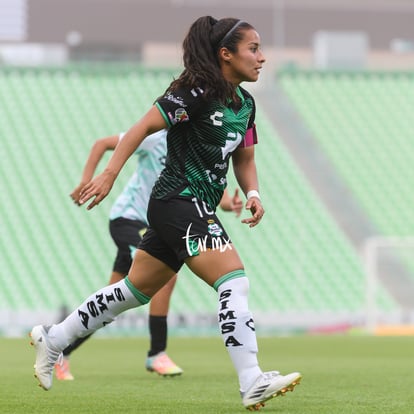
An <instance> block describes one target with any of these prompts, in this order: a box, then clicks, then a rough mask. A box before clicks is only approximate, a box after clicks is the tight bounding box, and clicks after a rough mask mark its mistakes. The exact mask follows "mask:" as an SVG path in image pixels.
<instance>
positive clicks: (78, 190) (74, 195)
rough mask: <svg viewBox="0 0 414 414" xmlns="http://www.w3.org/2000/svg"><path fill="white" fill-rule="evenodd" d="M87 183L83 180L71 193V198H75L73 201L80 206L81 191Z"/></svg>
mask: <svg viewBox="0 0 414 414" xmlns="http://www.w3.org/2000/svg"><path fill="white" fill-rule="evenodd" d="M86 184H87V183H84V182H81V183H80V184H79V185H78V186H76V187H75V189H74V190H73V191H72V192H71V193H70V198H71V199H72V200H73V202H74V203H75V204H77V205H78V206H80V202H79V200H80V193H81V190H82V188H83V187H84V186H85V185H86Z"/></svg>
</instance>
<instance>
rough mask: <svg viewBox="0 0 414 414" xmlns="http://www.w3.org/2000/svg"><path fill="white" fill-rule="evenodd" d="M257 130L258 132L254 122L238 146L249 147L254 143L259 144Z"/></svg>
mask: <svg viewBox="0 0 414 414" xmlns="http://www.w3.org/2000/svg"><path fill="white" fill-rule="evenodd" d="M257 142H258V140H257V132H256V124H254V123H253V125H252V126H251V127H250V128H248V129H247V131H246V135H245V136H244V138H243V139H242V141H241V142H240V144H239V146H238V148H247V147H251V146H252V145H255V144H257Z"/></svg>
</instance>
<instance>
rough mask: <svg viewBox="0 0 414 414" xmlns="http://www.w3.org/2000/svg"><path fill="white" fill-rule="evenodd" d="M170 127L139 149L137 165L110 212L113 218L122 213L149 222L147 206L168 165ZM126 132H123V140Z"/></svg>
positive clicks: (157, 133)
mask: <svg viewBox="0 0 414 414" xmlns="http://www.w3.org/2000/svg"><path fill="white" fill-rule="evenodd" d="M166 135H167V131H166V130H161V131H158V132H156V133H155V134H152V135H149V136H148V137H146V138H145V139H144V141H143V142H142V144H141V145H140V146H139V147H138V148H137V149H136V151H135V152H134V155H136V156H137V157H138V164H137V168H136V170H135V172H134V174H133V175H132V177H131V178H130V179H129V181H128V184H127V185H126V186H125V188H124V189H123V191H122V193H121V194H120V195H119V196H118V198H117V199H116V201H115V203H114V204H113V206H112V208H111V212H110V214H109V218H110V220H114V219H116V218H119V217H123V218H127V219H130V220H140V221H142V222H144V223H147V207H148V200H149V197H150V194H151V190H152V187H153V185H154V183H155V181H156V180H157V178H158V177H159V175H160V172H161V170H162V169H163V168H164V166H165V158H166V153H167V141H166ZM123 136H124V134H120V135H119V139H120V140H121V139H122V137H123Z"/></svg>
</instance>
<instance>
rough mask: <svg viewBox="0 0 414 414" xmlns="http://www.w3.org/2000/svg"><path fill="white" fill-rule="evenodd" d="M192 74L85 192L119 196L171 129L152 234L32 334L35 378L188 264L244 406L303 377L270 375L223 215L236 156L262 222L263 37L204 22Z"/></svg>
mask: <svg viewBox="0 0 414 414" xmlns="http://www.w3.org/2000/svg"><path fill="white" fill-rule="evenodd" d="M183 52H184V56H183V58H184V70H183V72H182V73H181V75H180V76H179V77H178V79H176V80H174V81H173V82H172V83H171V84H170V85H169V87H168V88H167V90H166V92H165V94H164V95H163V96H162V97H160V98H158V99H157V100H156V102H155V104H154V105H153V106H152V107H151V108H150V109H149V111H148V112H147V113H146V114H145V115H144V116H143V117H142V118H141V120H140V121H138V122H137V123H136V124H135V125H134V126H132V127H131V129H130V130H129V131H128V132H127V133H126V135H125V137H124V139H123V140H122V141H121V142H120V143H119V145H118V146H117V148H116V149H115V151H114V153H113V155H112V157H111V159H110V160H109V162H108V164H107V166H106V168H105V170H104V171H103V173H102V174H100V175H98V176H97V177H95V178H94V179H93V180H92V181H91V182H89V183H88V184H87V185H86V186H85V187H84V188H83V189H82V191H81V198H80V203H81V204H85V203H87V202H88V201H89V200H92V201H91V202H90V204H89V205H88V207H87V208H88V209H91V208H93V207H95V206H96V205H98V204H99V202H100V201H101V200H102V199H103V198H104V197H106V195H107V194H108V193H109V191H110V190H111V188H112V186H113V183H114V181H115V179H116V177H117V175H118V174H119V171H120V170H121V168H122V167H123V165H124V164H125V162H126V160H127V159H128V158H129V157H130V156H131V154H132V153H133V152H134V150H135V149H136V148H137V147H138V146H139V145H140V144H141V143H142V142H143V141H144V139H145V138H146V137H147V136H148V135H150V134H151V133H153V132H155V131H159V130H161V129H164V128H167V129H168V134H167V147H168V154H167V159H166V165H165V168H164V170H163V171H162V173H161V175H160V177H159V179H158V180H157V182H156V183H155V185H154V188H153V190H152V194H151V198H150V201H149V205H148V221H149V228H148V230H147V232H146V233H145V235H144V237H143V239H142V241H141V243H140V245H139V248H138V250H137V252H136V254H135V257H134V260H133V263H132V266H131V269H130V271H129V274H128V276H127V277H125V279H123V280H122V281H121V282H118V283H115V284H113V285H110V286H106V287H104V288H102V289H100V290H99V291H97V292H96V293H94V294H93V295H91V296H90V297H89V298H88V299H86V301H85V302H84V303H83V304H81V305H80V306H79V307H78V308H77V309H76V310H75V311H73V312H72V313H71V314H70V315H69V316H68V317H67V318H66V319H65V320H64V321H63V322H61V323H60V324H57V325H53V326H51V327H46V326H43V325H38V326H35V327H34V328H33V329H32V332H31V336H32V343H33V345H34V346H35V349H36V368H35V375H36V377H37V378H38V380H39V382H40V385H41V386H42V387H43V388H44V389H45V390H48V389H49V388H50V387H51V386H52V378H53V366H54V364H55V362H56V360H57V359H58V357H59V355H60V353H61V351H62V350H63V349H64V348H65V347H66V346H67V345H68V344H70V343H71V342H73V341H74V340H76V339H77V338H79V337H82V336H86V335H89V334H91V333H92V332H94V331H96V330H97V329H99V328H101V327H103V326H104V325H106V324H108V323H110V322H111V321H113V320H114V318H115V317H116V316H117V315H119V314H120V313H121V312H123V311H125V310H127V309H131V308H133V307H137V306H141V305H144V304H146V303H148V302H149V300H150V299H151V297H152V296H153V295H154V294H155V293H156V292H157V291H158V290H160V289H161V287H162V286H164V285H165V284H166V283H167V282H168V281H169V280H170V279H171V278H173V277H174V275H175V274H176V273H177V272H178V271H179V269H180V268H181V266H182V265H183V264H184V263H185V264H186V265H187V266H188V267H189V268H190V269H191V270H192V272H193V273H195V274H196V275H197V276H198V277H199V278H201V279H202V280H204V281H205V282H206V283H207V284H208V285H210V286H211V287H212V288H214V289H215V290H216V291H217V294H218V324H219V328H220V331H221V335H222V337H223V341H224V345H225V347H226V348H227V350H228V352H229V355H230V358H231V360H232V362H233V365H234V367H235V370H236V372H237V375H238V380H239V387H240V392H241V396H242V404H243V405H244V406H245V407H246V408H248V409H251V410H258V409H260V407H261V406H262V405H264V402H265V401H267V400H269V399H270V398H273V397H275V396H277V395H281V394H285V393H286V391H288V390H293V388H294V387H295V385H296V384H297V383H298V382H299V381H300V379H301V375H300V373H298V372H294V373H291V374H288V375H282V374H280V373H279V372H278V371H270V372H263V371H262V370H261V369H260V367H259V363H258V360H257V351H258V350H257V341H256V334H255V330H254V323H253V319H252V315H251V313H250V311H249V308H248V290H249V281H248V279H247V276H246V274H245V271H244V267H243V263H242V261H241V259H240V257H239V255H238V253H237V250H236V247H235V246H234V245H233V244H232V243H231V240H230V238H229V236H228V235H227V233H226V231H225V229H224V228H223V226H222V225H221V223H220V220H219V219H218V217H217V216H216V214H215V209H216V206H217V205H218V203H219V201H220V199H221V196H222V194H223V191H224V188H225V187H226V183H227V182H226V174H227V172H228V168H229V162H230V158H231V160H232V165H233V170H234V173H235V176H236V179H237V182H238V184H239V186H240V188H241V189H242V191H243V192H244V194H245V195H246V198H247V202H246V204H245V208H246V209H247V210H249V211H250V212H251V216H250V217H248V218H245V219H243V220H242V223H245V224H247V225H248V226H249V227H254V226H256V225H257V224H258V223H259V222H260V220H261V219H262V217H263V214H264V209H263V206H262V203H261V201H260V196H259V191H258V189H259V185H258V178H257V173H256V164H255V159H254V145H253V144H254V143H255V142H256V133H255V126H254V117H255V103H254V99H253V97H252V96H251V95H250V94H249V93H248V92H247V91H246V90H245V89H243V88H242V87H241V86H240V84H241V83H242V82H255V81H257V80H258V78H259V73H260V70H261V69H262V66H263V63H264V62H265V58H264V55H263V53H262V51H261V48H260V36H259V34H258V33H257V31H256V30H255V29H254V28H253V27H252V26H251V25H250V24H249V23H247V22H245V21H242V20H238V19H234V18H224V19H220V20H217V19H214V18H212V17H210V16H204V17H200V18H199V19H197V20H196V21H195V22H194V23H193V24H192V26H191V27H190V30H189V32H188V34H187V36H186V37H185V39H184V42H183Z"/></svg>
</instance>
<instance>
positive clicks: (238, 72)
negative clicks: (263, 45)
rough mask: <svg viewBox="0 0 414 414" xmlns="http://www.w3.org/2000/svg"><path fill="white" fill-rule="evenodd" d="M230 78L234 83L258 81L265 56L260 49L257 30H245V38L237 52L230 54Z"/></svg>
mask: <svg viewBox="0 0 414 414" xmlns="http://www.w3.org/2000/svg"><path fill="white" fill-rule="evenodd" d="M230 56H231V58H230V60H229V61H228V64H229V65H230V67H229V71H228V75H229V76H228V78H227V79H228V80H230V81H231V82H233V83H234V84H239V83H241V82H256V81H257V80H258V79H259V74H260V70H261V69H262V66H263V63H264V62H265V60H266V59H265V57H264V55H263V52H262V50H261V49H260V36H259V34H258V33H257V32H256V30H253V29H249V30H245V31H244V37H243V40H241V41H240V43H239V44H238V50H237V52H236V53H231V54H230Z"/></svg>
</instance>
